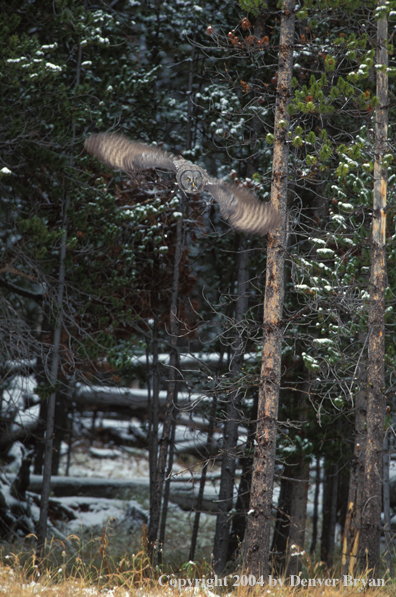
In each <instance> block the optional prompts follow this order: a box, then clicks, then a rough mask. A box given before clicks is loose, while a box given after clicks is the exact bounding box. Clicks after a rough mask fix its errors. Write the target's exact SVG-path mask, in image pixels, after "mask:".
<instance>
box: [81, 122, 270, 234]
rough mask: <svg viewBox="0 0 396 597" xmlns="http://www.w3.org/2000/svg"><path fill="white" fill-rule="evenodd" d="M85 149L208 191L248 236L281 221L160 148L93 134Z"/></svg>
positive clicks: (123, 166)
mask: <svg viewBox="0 0 396 597" xmlns="http://www.w3.org/2000/svg"><path fill="white" fill-rule="evenodd" d="M85 149H86V150H87V151H88V153H91V154H92V155H94V156H95V157H96V158H98V159H99V160H100V161H101V162H104V163H105V164H108V165H109V166H111V167H112V168H117V169H119V170H125V171H126V172H136V171H140V170H149V169H150V168H160V169H162V170H171V171H172V172H174V173H175V174H176V180H177V183H178V185H179V187H180V188H181V189H182V190H183V191H184V192H185V193H192V194H195V193H200V192H201V191H206V192H207V193H209V194H210V195H212V197H214V199H215V200H216V201H217V203H218V204H219V206H220V212H221V215H222V216H223V217H224V218H226V219H227V220H228V221H229V222H230V224H231V226H233V228H235V229H236V230H239V231H241V232H247V233H248V234H261V235H262V234H267V232H270V231H272V230H275V228H277V226H278V225H279V224H280V222H281V217H280V214H279V212H277V211H276V210H275V209H274V208H273V207H272V205H270V204H269V203H262V202H261V201H259V200H258V199H257V197H256V196H255V195H253V193H251V192H250V191H248V190H247V189H243V188H240V187H237V186H235V185H229V184H227V183H224V182H221V181H219V180H218V179H216V178H212V177H211V176H209V175H208V174H207V172H206V171H205V170H204V169H203V168H201V167H200V166H196V165H195V164H193V163H192V162H189V161H187V160H185V159H183V158H180V157H176V156H174V155H172V154H169V153H167V152H165V151H163V150H162V149H159V148H158V147H155V146H152V145H144V144H143V143H136V142H132V141H130V140H129V139H127V137H124V136H123V135H118V134H107V133H103V134H99V135H91V136H90V137H89V138H88V139H87V140H86V141H85Z"/></svg>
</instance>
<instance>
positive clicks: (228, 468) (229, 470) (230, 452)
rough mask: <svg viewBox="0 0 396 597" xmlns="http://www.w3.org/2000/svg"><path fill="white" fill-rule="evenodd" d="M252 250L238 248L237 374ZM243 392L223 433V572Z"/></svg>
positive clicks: (234, 396) (218, 561)
mask: <svg viewBox="0 0 396 597" xmlns="http://www.w3.org/2000/svg"><path fill="white" fill-rule="evenodd" d="M248 259H249V254H248V252H247V251H246V250H244V247H243V246H242V247H240V251H239V252H238V261H239V265H238V289H237V300H236V305H235V325H236V330H235V337H234V347H233V354H232V362H231V372H232V374H233V375H234V376H235V377H236V376H237V375H238V373H239V372H240V370H241V364H242V362H243V355H244V348H245V342H244V334H243V329H242V327H241V325H240V324H241V322H242V319H243V316H244V314H245V313H246V311H247V308H248V279H249V274H248V269H247V262H248ZM240 401H241V392H240V391H239V389H238V390H235V391H233V392H232V393H231V395H230V396H228V397H227V411H226V421H225V424H224V434H223V453H222V462H221V480H220V491H219V513H218V515H217V520H216V531H215V537H214V545H213V567H214V570H215V572H216V574H220V573H221V572H222V571H223V569H224V567H225V565H226V563H227V555H228V542H229V537H230V522H231V520H230V515H229V512H230V510H231V508H232V501H233V495H234V480H235V466H236V459H237V444H238V425H239V422H240V413H239V408H240Z"/></svg>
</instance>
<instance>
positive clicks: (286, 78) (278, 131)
mask: <svg viewBox="0 0 396 597" xmlns="http://www.w3.org/2000/svg"><path fill="white" fill-rule="evenodd" d="M282 9H283V10H282V15H281V23H280V40H279V63H278V83H277V99H276V109H275V125H274V136H275V143H274V155H273V163H272V183H271V202H272V204H273V206H274V207H275V208H276V209H278V210H279V212H280V214H282V216H283V225H282V226H280V227H279V228H278V230H277V231H276V232H274V233H273V234H270V235H269V237H268V251H267V272H266V290H265V300H264V344H263V356H262V367H261V375H260V387H259V404H258V413H257V431H256V442H257V445H256V450H255V454H254V463H253V478H252V488H251V497H250V510H249V517H248V525H247V533H246V545H245V564H246V567H247V569H248V570H249V572H250V573H251V574H254V575H255V576H256V578H257V577H259V576H261V575H263V578H264V579H265V580H267V579H268V564H269V562H268V560H269V548H270V535H271V518H272V495H273V481H274V467H275V449H276V435H277V419H278V404H279V386H280V375H281V350H282V336H283V334H282V329H281V321H282V313H283V298H284V268H285V248H286V206H287V174H288V155H289V146H288V142H287V133H288V131H289V126H290V117H289V114H288V112H287V107H288V104H289V102H290V97H291V93H292V92H291V80H292V73H293V50H294V28H295V0H284V1H283V5H282Z"/></svg>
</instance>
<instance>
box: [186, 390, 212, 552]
mask: <svg viewBox="0 0 396 597" xmlns="http://www.w3.org/2000/svg"><path fill="white" fill-rule="evenodd" d="M216 408H217V394H216V392H215V393H214V396H213V403H212V411H211V414H210V419H209V429H208V440H207V453H208V456H207V458H206V460H205V462H204V464H203V466H202V473H201V479H200V482H199V490H198V498H197V506H196V512H195V517H194V525H193V530H192V535H191V546H190V555H189V557H188V559H189V560H190V561H194V557H195V549H196V547H197V539H198V530H199V519H200V517H201V512H202V503H203V497H204V491H205V483H206V476H207V471H208V466H209V462H210V459H209V454H211V453H212V444H213V431H214V424H215V418H216Z"/></svg>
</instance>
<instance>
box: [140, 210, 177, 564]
mask: <svg viewBox="0 0 396 597" xmlns="http://www.w3.org/2000/svg"><path fill="white" fill-rule="evenodd" d="M182 232H183V220H182V219H180V220H178V222H177V226H176V245H175V261H174V269H173V282H172V297H171V306H170V345H171V346H170V359H169V373H168V392H167V397H166V403H165V415H164V423H163V430H162V437H161V440H160V442H159V455H158V462H157V467H156V475H155V479H154V478H153V481H154V488H155V489H154V491H153V492H152V494H151V495H150V526H149V532H148V542H149V550H150V553H151V557H152V558H153V554H154V546H155V543H156V541H157V537H158V531H159V524H160V512H161V501H162V494H163V485H164V478H165V467H166V458H167V454H168V448H169V444H170V441H171V428H172V419H173V412H174V407H175V404H176V402H177V381H176V376H177V368H178V360H179V358H178V347H177V345H178V336H179V320H178V315H177V308H178V296H179V276H180V261H181V257H182V252H183V246H182V245H183V234H182ZM161 548H162V546H160V549H161Z"/></svg>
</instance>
